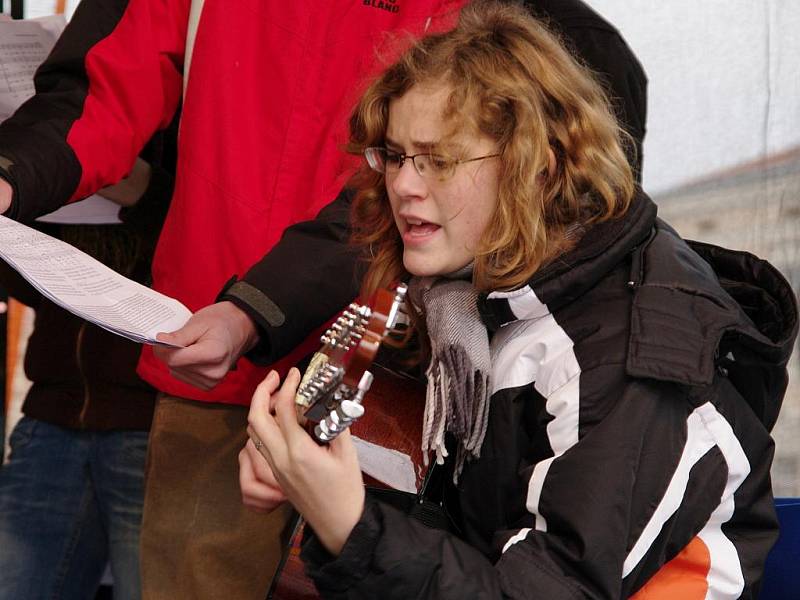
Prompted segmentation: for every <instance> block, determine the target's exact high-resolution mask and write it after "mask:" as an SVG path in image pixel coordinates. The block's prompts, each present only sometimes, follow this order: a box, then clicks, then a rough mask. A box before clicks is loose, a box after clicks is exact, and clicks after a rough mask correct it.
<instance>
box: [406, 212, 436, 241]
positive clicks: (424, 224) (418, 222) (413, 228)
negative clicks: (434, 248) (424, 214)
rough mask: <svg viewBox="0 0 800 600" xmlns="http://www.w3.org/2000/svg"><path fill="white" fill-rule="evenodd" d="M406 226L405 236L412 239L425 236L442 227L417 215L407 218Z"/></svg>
mask: <svg viewBox="0 0 800 600" xmlns="http://www.w3.org/2000/svg"><path fill="white" fill-rule="evenodd" d="M406 227H407V229H406V232H405V234H404V236H403V237H406V236H408V237H409V238H412V239H419V238H425V237H427V236H429V235H431V234H433V233H436V232H437V231H438V230H439V229H441V227H440V226H439V225H437V224H436V223H431V222H429V221H424V220H423V219H418V218H415V217H407V218H406Z"/></svg>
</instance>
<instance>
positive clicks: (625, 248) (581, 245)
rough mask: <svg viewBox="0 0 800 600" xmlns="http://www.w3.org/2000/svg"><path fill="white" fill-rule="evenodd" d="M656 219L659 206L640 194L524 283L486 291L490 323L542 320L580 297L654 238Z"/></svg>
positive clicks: (483, 301)
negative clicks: (623, 211) (619, 214)
mask: <svg viewBox="0 0 800 600" xmlns="http://www.w3.org/2000/svg"><path fill="white" fill-rule="evenodd" d="M655 221H656V206H655V204H654V203H653V201H652V200H650V198H648V197H647V196H646V195H645V194H644V193H642V192H639V193H638V194H637V195H636V197H635V198H634V200H633V202H632V203H631V207H630V209H629V210H628V212H627V213H626V214H625V215H624V216H623V217H621V218H619V219H614V220H611V221H605V222H602V223H598V224H597V225H595V226H593V227H592V228H590V229H589V230H588V231H587V232H586V233H585V234H584V236H583V238H582V239H581V240H580V242H578V244H577V246H576V247H575V248H573V249H572V250H570V251H569V252H567V253H566V254H564V255H563V256H561V257H559V258H558V259H557V260H555V261H553V262H552V263H550V264H549V265H547V266H546V267H544V268H543V269H541V270H539V271H538V272H536V273H535V274H534V276H533V277H532V278H531V279H530V281H529V282H528V284H527V285H525V286H524V287H522V288H519V289H516V290H511V291H507V292H492V293H490V294H484V295H482V296H481V297H480V299H479V308H480V310H481V315H482V316H483V318H484V321H485V322H486V326H487V327H488V329H489V330H490V331H496V330H497V329H499V328H500V327H502V326H503V325H505V324H506V323H509V322H511V321H515V320H527V319H537V318H541V317H543V316H545V315H547V314H549V313H551V312H553V311H555V310H557V309H558V308H559V307H560V306H563V305H564V304H567V303H569V302H571V301H572V300H575V299H576V298H579V297H580V296H581V295H583V294H584V293H585V292H586V290H588V289H589V288H591V287H592V286H594V285H595V284H596V283H597V282H598V281H600V280H601V279H602V278H603V277H605V276H606V274H607V273H608V272H609V271H611V270H612V269H613V268H614V267H615V266H616V265H618V264H619V263H620V262H621V261H622V260H624V259H625V257H627V256H628V255H629V254H630V253H631V252H632V251H633V250H634V249H635V248H636V247H637V246H639V245H640V244H642V242H644V241H646V240H647V239H648V238H649V236H650V235H651V233H652V230H653V225H654V223H655Z"/></svg>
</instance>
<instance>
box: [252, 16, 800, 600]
mask: <svg viewBox="0 0 800 600" xmlns="http://www.w3.org/2000/svg"><path fill="white" fill-rule="evenodd" d="M623 137H624V136H622V135H621V133H620V130H619V128H618V126H617V124H616V123H615V120H614V118H613V117H612V115H611V113H610V111H609V109H608V103H607V100H606V98H605V97H604V95H603V92H602V89H601V87H600V86H599V85H598V84H597V83H596V82H595V81H594V80H593V79H592V77H591V75H590V74H589V73H588V72H587V71H586V70H584V69H583V68H582V67H580V66H579V65H578V64H576V63H575V62H574V61H573V60H572V58H571V57H570V56H569V55H568V53H567V52H565V50H564V49H563V48H562V47H561V46H560V44H559V42H558V40H557V39H555V38H554V37H553V36H552V35H551V34H550V33H548V31H547V30H546V29H545V28H544V27H543V26H542V25H541V24H540V23H538V22H537V21H535V20H534V19H532V18H531V17H530V16H528V15H527V14H526V13H525V11H524V10H521V9H519V8H516V7H513V6H498V5H496V4H485V3H482V4H476V5H473V6H472V7H470V8H467V9H465V10H464V11H463V12H462V15H461V18H460V21H459V23H458V26H457V27H456V28H455V29H454V30H453V31H451V32H448V33H445V34H441V35H434V36H430V37H427V38H425V39H423V40H421V41H420V42H418V43H417V44H416V45H415V46H414V47H413V48H411V49H410V50H409V51H407V52H406V53H405V55H404V56H403V57H402V58H401V59H400V60H399V62H397V63H396V64H394V65H392V66H391V67H389V68H388V69H387V70H386V71H385V72H384V73H383V74H382V75H381V76H380V77H379V78H378V80H377V81H375V82H374V83H373V84H372V85H371V86H370V87H369V89H368V90H367V92H366V93H365V95H364V97H363V98H362V100H361V102H360V103H359V105H358V107H357V108H356V110H355V112H354V114H353V117H352V119H351V146H352V148H353V150H354V151H359V152H363V153H364V155H365V157H366V162H367V164H368V167H369V170H368V169H367V168H366V167H365V170H364V172H363V173H362V174H361V178H360V180H359V181H358V194H357V197H356V199H355V201H354V206H353V221H354V228H355V232H356V240H357V241H358V242H361V243H363V244H365V246H366V247H367V248H368V252H367V255H368V256H369V260H370V263H369V270H368V272H367V275H366V277H365V279H364V285H363V293H364V295H365V297H366V296H368V295H369V294H370V293H371V292H372V291H374V290H375V289H377V288H378V287H381V286H385V285H387V284H389V283H391V282H393V281H396V280H400V279H407V280H410V291H409V295H410V299H411V302H412V304H413V308H414V313H415V314H416V317H417V318H416V319H415V320H414V325H415V327H416V329H417V333H418V335H419V339H420V340H421V341H422V342H423V345H424V347H425V349H426V350H427V351H426V352H424V353H423V354H424V355H425V356H428V357H429V358H428V359H426V360H427V363H426V364H427V379H428V397H427V400H426V415H425V428H424V433H423V439H422V440H421V443H422V444H423V449H425V450H427V451H429V452H430V453H431V456H432V457H434V458H435V459H436V463H437V464H438V465H440V466H436V467H435V468H437V469H444V470H446V472H447V473H448V475H449V477H447V478H446V484H445V489H444V490H443V495H442V500H441V503H442V507H443V509H444V511H445V512H446V513H447V514H448V515H449V517H450V519H451V520H452V523H453V527H452V528H451V529H452V531H445V530H438V529H430V528H427V527H425V526H424V525H423V524H422V523H420V522H418V521H417V520H415V519H413V518H412V517H410V516H408V515H407V514H404V513H403V512H401V511H398V510H396V509H395V508H392V507H391V506H388V505H386V504H384V503H382V502H380V501H378V500H376V499H374V498H372V497H371V496H370V495H369V494H365V490H364V486H363V484H362V479H361V474H360V471H359V466H358V459H357V456H356V452H355V450H354V447H353V444H352V441H351V439H350V438H349V436H348V435H347V434H344V435H342V436H341V437H339V438H338V439H337V440H336V441H335V442H334V443H332V444H331V445H330V446H329V447H319V446H317V445H316V444H315V443H314V442H313V441H312V440H311V439H310V437H309V436H308V435H307V434H306V433H305V432H304V430H303V429H302V428H301V427H300V426H299V425H298V424H297V422H296V418H295V411H294V408H293V397H294V392H295V390H296V387H297V384H298V381H299V378H300V375H299V373H298V372H297V371H296V370H292V371H291V372H290V373H289V374H288V376H287V378H286V380H285V381H284V383H283V385H282V386H280V387H279V378H278V375H277V374H275V373H272V374H270V376H269V377H268V378H267V379H266V380H265V381H264V382H263V383H262V385H261V386H260V388H259V389H258V391H257V392H256V394H255V396H254V398H253V405H252V408H251V412H250V423H251V427H252V430H251V431H252V433H253V435H254V437H256V438H257V439H258V440H259V448H258V450H257V449H256V447H255V445H254V444H253V442H252V441H250V442H248V445H247V447H246V448H245V450H244V451H243V452H242V454H241V463H242V470H241V475H240V480H241V483H242V489H243V494H244V497H245V502H247V503H248V504H250V505H251V506H254V507H256V508H262V509H269V508H271V507H273V506H275V505H276V504H278V503H279V502H281V501H283V500H285V499H288V500H289V501H290V502H291V503H292V504H294V506H295V507H296V508H297V509H298V510H299V511H300V512H301V513H302V514H303V515H304V516H305V518H306V520H307V521H308V523H309V525H310V526H311V528H312V529H313V535H312V536H311V539H310V540H308V541H307V543H306V544H305V546H304V550H303V558H304V560H305V561H306V565H307V568H308V571H309V573H310V575H311V576H312V577H313V579H314V581H315V583H316V585H317V587H318V588H319V590H320V592H321V594H322V595H323V597H337V598H338V597H348V598H378V597H380V598H403V599H405V598H500V597H511V598H548V599H555V598H583V597H589V598H620V597H623V598H626V597H631V596H639V597H647V598H681V599H691V598H705V597H713V598H738V597H743V598H751V597H754V596H755V594H756V593H757V589H758V581H759V578H760V575H761V570H762V565H763V561H764V558H765V556H766V554H767V552H768V550H769V548H770V546H771V545H772V543H773V541H774V539H775V537H776V522H775V517H774V512H773V508H772V496H771V491H770V480H769V467H770V462H771V458H772V449H773V443H772V440H771V439H770V436H769V430H770V428H771V427H772V425H773V424H774V422H775V418H776V416H777V412H778V408H779V406H780V402H781V399H782V395H783V391H784V389H785V382H786V370H785V365H786V361H787V359H788V355H789V353H790V350H791V347H792V344H793V339H794V337H795V334H796V331H797V310H796V303H795V300H794V296H793V293H792V290H791V289H790V287H789V286H788V285H787V284H786V282H785V280H784V279H783V278H782V277H781V276H780V274H779V273H777V272H776V271H775V270H774V269H773V268H772V267H770V266H769V265H768V264H766V263H764V262H763V261H759V260H758V259H756V258H755V257H753V256H751V255H748V254H744V253H737V252H731V251H728V250H723V249H720V248H716V247H711V246H707V245H703V244H691V245H689V244H687V243H686V242H684V241H683V240H681V238H680V237H679V236H678V235H677V234H676V233H675V232H674V230H672V229H671V228H670V227H669V226H668V225H666V224H665V223H664V222H662V221H660V220H659V219H657V218H656V207H655V205H654V204H653V203H652V201H651V200H649V199H648V198H647V196H645V195H644V194H643V193H642V192H641V191H639V190H637V189H636V188H635V186H634V183H633V178H632V176H631V172H630V169H629V167H628V164H627V162H626V160H625V154H624V152H623V149H622V145H623V143H624V141H621V140H623ZM367 410H369V408H368V407H367ZM271 411H272V412H271ZM258 451H260V453H261V455H263V457H265V458H266V461H264V460H261V458H262V457H261V456H260V455H259V453H258Z"/></svg>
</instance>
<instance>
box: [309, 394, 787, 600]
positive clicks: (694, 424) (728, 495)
mask: <svg viewBox="0 0 800 600" xmlns="http://www.w3.org/2000/svg"><path fill="white" fill-rule="evenodd" d="M696 400H697V402H696V403H694V400H693V399H690V398H689V394H686V393H681V392H680V391H678V389H677V386H673V385H672V384H664V385H660V384H659V385H649V384H633V385H630V386H629V387H628V388H627V389H626V390H625V392H624V394H623V397H621V398H619V399H618V402H617V403H616V406H615V408H614V409H613V410H612V411H611V412H609V413H608V414H607V415H606V416H605V417H604V418H602V419H601V420H600V421H599V422H598V423H596V424H595V425H594V426H593V427H592V428H591V430H590V431H588V432H587V433H585V435H583V436H582V437H581V439H580V441H577V442H576V443H575V444H574V445H573V446H572V447H571V448H569V449H568V450H566V451H565V452H564V453H563V454H560V455H558V456H556V457H552V458H550V459H545V460H540V461H536V462H528V463H527V464H526V462H525V459H524V458H523V459H522V464H521V467H520V469H519V476H520V479H521V481H522V482H523V484H524V485H523V486H522V487H521V489H522V490H523V494H522V495H523V498H522V506H523V507H525V508H524V509H523V510H525V509H527V513H528V517H527V518H525V517H523V518H521V519H519V523H515V525H517V524H519V525H523V526H522V527H518V526H514V527H510V526H509V527H508V528H504V529H501V530H499V531H495V533H494V540H493V544H494V546H495V550H494V552H490V553H489V555H488V556H487V554H484V553H481V552H479V551H478V549H477V548H475V547H472V546H470V545H468V544H467V543H465V542H463V541H462V540H460V539H458V538H456V537H454V536H452V535H451V534H448V533H445V532H443V531H438V530H431V529H427V528H426V527H424V526H423V525H422V524H420V523H418V522H416V521H414V520H413V519H411V518H410V517H407V516H406V515H404V514H402V513H400V512H398V511H396V510H395V509H393V508H391V507H388V506H385V505H382V504H380V503H379V502H377V501H375V500H372V499H370V500H368V502H367V504H366V506H365V510H364V513H363V515H362V518H361V520H360V521H359V523H358V524H357V526H356V528H355V529H354V530H353V532H352V534H351V536H350V538H349V539H348V541H347V543H346V545H345V547H344V549H343V551H342V553H341V554H340V555H339V557H337V558H336V559H332V558H331V557H330V555H328V554H327V553H326V552H325V550H324V549H323V548H322V547H321V545H320V544H319V542H318V541H317V540H316V539H315V538H314V537H311V538H310V539H309V540H308V542H307V544H306V545H305V547H304V549H303V559H304V560H305V561H306V564H307V568H308V571H309V574H310V575H311V576H312V578H313V579H314V581H315V583H316V584H317V586H318V588H319V589H320V592H321V594H322V596H323V597H325V598H349V599H352V598H377V597H380V598H383V599H386V600H388V599H390V598H398V599H399V598H431V599H433V598H435V599H444V598H518V599H521V598H530V599H542V598H547V599H548V600H560V599H565V600H566V599H578V598H598V599H600V598H603V599H607V598H627V597H630V596H631V595H633V594H635V593H636V592H637V591H639V590H641V589H642V588H643V587H644V586H645V585H646V586H649V589H648V590H647V591H648V592H651V593H653V594H654V595H653V596H652V597H665V598H666V597H675V598H678V597H681V598H689V597H694V596H693V595H692V594H689V595H681V594H686V592H687V590H689V589H690V588H691V585H695V586H696V589H703V590H704V591H703V593H702V594H700V595H699V596H697V597H701V598H702V597H705V589H707V588H708V586H709V585H711V584H710V583H709V582H711V581H712V578H713V577H717V578H719V579H718V581H722V582H723V583H722V585H723V586H728V585H730V582H734V581H735V582H737V586H738V589H737V590H736V591H737V593H735V595H731V596H730V597H744V598H751V597H753V596H752V594H753V588H752V586H753V584H754V582H756V581H757V580H758V578H759V576H760V569H761V565H762V563H763V557H764V556H765V555H766V552H767V550H768V549H769V547H770V545H771V544H772V542H773V541H774V539H775V533H776V531H775V520H774V513H773V511H772V508H771V504H772V503H771V495H770V491H769V486H768V482H769V463H770V458H771V451H772V445H771V441H770V440H769V436H768V434H767V433H766V431H765V430H764V428H763V426H760V424H759V423H758V422H757V420H756V419H755V418H754V416H753V415H752V414H751V413H752V411H749V408H748V407H747V405H746V403H744V402H743V401H742V400H741V398H738V397H737V395H736V392H735V390H733V389H732V387H731V386H730V385H729V383H727V382H725V381H719V382H717V384H716V385H715V386H713V389H712V390H711V391H710V392H709V391H705V392H704V394H703V397H700V396H698V397H697V398H696ZM743 456H747V458H748V459H749V464H750V466H749V467H748V466H745V465H744V464H743V461H742V457H743ZM482 460H483V459H482ZM543 472H544V475H543V481H542V483H543V485H542V486H541V488H540V489H537V485H538V484H537V478H538V477H540V476H542V473H543ZM465 474H466V471H465ZM485 479H486V478H485V477H484V483H483V486H482V487H481V489H479V490H477V492H476V493H478V494H480V495H491V494H492V493H493V491H492V490H491V489H487V486H486V484H485ZM473 483H476V482H473ZM473 491H475V488H473ZM532 492H534V494H533V495H532ZM519 504H520V498H518V497H517V498H514V497H509V498H508V500H507V506H506V509H507V514H508V515H512V514H515V506H517V505H519ZM471 518H473V519H480V518H481V515H477V514H472V515H471ZM754 532H758V533H754ZM715 553H716V554H715ZM720 557H724V558H723V560H720ZM759 557H760V559H759ZM715 569H716V571H715ZM675 581H679V582H680V583H681V585H684V584H687V582H688V584H687V585H688V587H681V588H680V589H679V590H675V589H674V588H672V589H671V588H670V587H669V586H670V585H671V584H674V582H675ZM658 587H662V588H663V589H662V590H660V591H659V590H658V589H657V588H658ZM728 591H730V590H728Z"/></svg>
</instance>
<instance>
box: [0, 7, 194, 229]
mask: <svg viewBox="0 0 800 600" xmlns="http://www.w3.org/2000/svg"><path fill="white" fill-rule="evenodd" d="M188 13H189V1H188V0H175V1H171V2H160V1H156V0H128V1H125V0H113V1H112V0H84V2H82V3H81V5H80V6H79V7H78V10H77V11H76V12H75V15H74V16H73V19H72V21H71V22H70V23H69V25H68V26H67V28H66V29H65V31H64V33H63V34H62V36H61V38H60V39H59V40H58V42H57V43H56V46H55V47H54V49H53V51H52V53H51V54H50V56H49V57H48V58H47V60H46V61H45V62H44V63H43V64H42V65H41V66H40V67H39V69H38V71H37V72H36V76H35V84H36V94H35V95H34V96H33V97H32V98H30V99H29V100H28V101H27V102H25V103H24V104H23V105H22V106H21V107H20V108H19V109H18V110H17V112H16V113H15V114H14V115H13V116H12V117H11V118H9V119H8V120H6V121H5V122H4V123H3V124H2V125H0V176H2V177H3V178H5V179H6V180H8V181H9V183H11V185H12V187H13V188H14V201H13V203H12V206H11V208H10V209H9V211H8V213H7V215H8V216H10V217H12V218H15V219H18V220H21V221H28V220H31V219H33V218H35V217H37V216H39V215H41V214H45V213H47V212H50V211H52V210H54V209H56V208H58V207H59V206H61V205H63V204H65V203H66V202H69V201H72V200H76V199H79V198H83V197H85V196H87V195H89V194H91V193H93V192H95V191H96V190H98V189H99V188H101V187H103V186H105V185H109V184H112V183H116V182H117V181H119V180H120V179H122V178H123V177H124V176H125V175H126V174H127V173H128V171H129V169H130V167H131V165H132V164H133V162H134V159H135V158H136V156H137V155H138V153H139V152H140V151H141V149H142V147H143V146H144V144H145V143H146V142H147V140H148V139H149V138H150V137H151V136H152V134H153V133H154V132H155V131H156V130H158V129H160V128H163V127H166V125H168V124H169V121H170V119H171V118H172V116H173V114H174V113H175V110H176V108H177V106H178V103H179V101H180V97H181V89H182V82H183V79H182V70H183V55H184V46H185V40H186V28H187V21H188Z"/></svg>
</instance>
